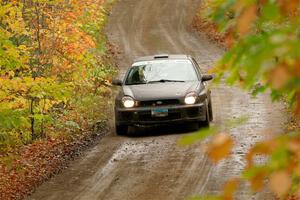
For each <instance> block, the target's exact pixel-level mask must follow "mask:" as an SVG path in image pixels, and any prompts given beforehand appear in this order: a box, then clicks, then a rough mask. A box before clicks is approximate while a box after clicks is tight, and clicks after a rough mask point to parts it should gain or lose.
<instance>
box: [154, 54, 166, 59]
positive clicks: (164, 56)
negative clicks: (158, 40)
mask: <svg viewBox="0 0 300 200" xmlns="http://www.w3.org/2000/svg"><path fill="white" fill-rule="evenodd" d="M160 58H169V55H168V54H160V55H155V56H154V59H160Z"/></svg>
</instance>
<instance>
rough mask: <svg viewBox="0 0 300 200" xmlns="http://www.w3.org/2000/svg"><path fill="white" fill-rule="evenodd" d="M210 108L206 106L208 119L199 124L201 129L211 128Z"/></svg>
mask: <svg viewBox="0 0 300 200" xmlns="http://www.w3.org/2000/svg"><path fill="white" fill-rule="evenodd" d="M209 112H210V111H209V106H208V105H207V106H206V118H205V120H204V121H200V122H199V126H200V127H209V122H210V113H209Z"/></svg>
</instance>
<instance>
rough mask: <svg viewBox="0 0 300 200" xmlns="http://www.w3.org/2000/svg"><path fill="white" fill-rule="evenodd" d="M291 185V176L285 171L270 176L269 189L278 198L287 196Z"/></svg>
mask: <svg viewBox="0 0 300 200" xmlns="http://www.w3.org/2000/svg"><path fill="white" fill-rule="evenodd" d="M291 185H292V180H291V175H290V174H289V173H288V172H286V171H284V170H282V171H276V172H274V173H273V174H272V175H271V176H270V181H269V188H270V190H271V191H272V192H274V193H275V194H276V195H277V196H278V197H283V196H284V195H286V194H287V193H288V191H289V189H290V187H291Z"/></svg>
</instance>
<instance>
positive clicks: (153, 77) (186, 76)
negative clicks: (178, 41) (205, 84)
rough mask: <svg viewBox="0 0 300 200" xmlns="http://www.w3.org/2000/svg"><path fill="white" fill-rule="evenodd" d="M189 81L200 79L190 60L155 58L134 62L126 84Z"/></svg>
mask: <svg viewBox="0 0 300 200" xmlns="http://www.w3.org/2000/svg"><path fill="white" fill-rule="evenodd" d="M187 81H198V76H197V73H196V71H195V68H194V66H193V64H192V63H191V61H190V60H153V61H143V62H137V63H134V64H133V67H132V68H131V69H130V71H129V73H128V76H127V78H126V81H125V84H126V85H137V84H150V83H157V82H187Z"/></svg>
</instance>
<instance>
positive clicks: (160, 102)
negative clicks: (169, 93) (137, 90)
mask: <svg viewBox="0 0 300 200" xmlns="http://www.w3.org/2000/svg"><path fill="white" fill-rule="evenodd" d="M179 103H180V102H179V100H178V99H165V100H153V101H140V104H139V105H140V107H147V106H169V105H178V104H179Z"/></svg>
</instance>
